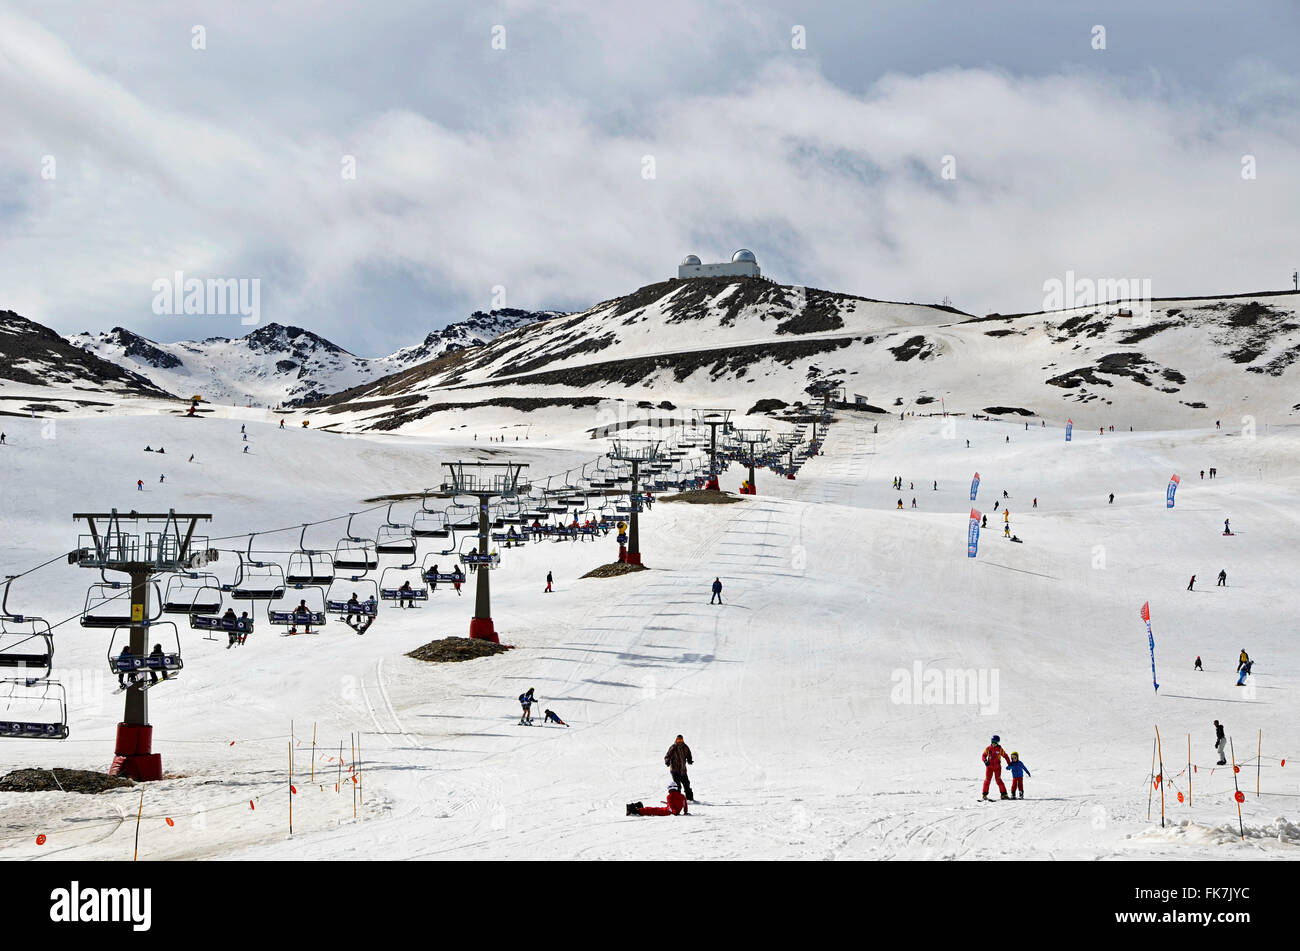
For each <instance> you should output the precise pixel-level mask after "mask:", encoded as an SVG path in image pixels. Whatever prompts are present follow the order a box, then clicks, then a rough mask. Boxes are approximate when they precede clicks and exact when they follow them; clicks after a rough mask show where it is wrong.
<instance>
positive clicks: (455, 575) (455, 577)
mask: <svg viewBox="0 0 1300 951" xmlns="http://www.w3.org/2000/svg"><path fill="white" fill-rule="evenodd" d="M464 580H465V573H464V572H463V571H461V570H460V565H457V566H456V567H455V568H453V569H451V586H452V587H453V588H455V589H456V597H458V598H459V597H461V593H460V585H461V582H463V581H464Z"/></svg>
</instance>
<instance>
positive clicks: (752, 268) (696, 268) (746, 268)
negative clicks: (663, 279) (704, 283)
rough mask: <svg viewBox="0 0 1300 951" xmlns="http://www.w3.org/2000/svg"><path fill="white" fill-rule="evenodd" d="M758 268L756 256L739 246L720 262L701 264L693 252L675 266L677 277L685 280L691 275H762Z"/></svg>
mask: <svg viewBox="0 0 1300 951" xmlns="http://www.w3.org/2000/svg"><path fill="white" fill-rule="evenodd" d="M762 276H763V275H762V272H761V271H759V269H758V258H756V257H754V252H753V251H751V250H749V248H741V249H740V250H739V251H737V252H736V253H735V254H733V255H732V256H731V260H730V261H724V262H722V263H720V264H701V263H700V259H699V258H698V257H696V256H695V255H694V254H688V255H686V257H685V258H683V259H682V263H681V264H679V265H678V266H677V277H678V279H679V280H683V281H684V280H686V279H687V278H692V277H762Z"/></svg>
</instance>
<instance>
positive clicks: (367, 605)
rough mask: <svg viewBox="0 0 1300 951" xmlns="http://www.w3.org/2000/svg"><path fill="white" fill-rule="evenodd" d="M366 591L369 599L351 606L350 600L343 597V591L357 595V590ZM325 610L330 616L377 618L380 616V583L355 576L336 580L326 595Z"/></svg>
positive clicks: (359, 598) (359, 600) (362, 599)
mask: <svg viewBox="0 0 1300 951" xmlns="http://www.w3.org/2000/svg"><path fill="white" fill-rule="evenodd" d="M358 587H361V588H363V589H365V591H366V594H367V595H368V597H365V598H362V597H358V598H357V604H356V605H355V606H350V605H349V603H348V599H346V598H343V597H341V593H342V592H343V591H350V592H352V593H353V594H356V591H357V588H358ZM325 610H326V612H327V613H329V614H359V615H361V616H363V617H376V616H377V615H378V614H379V582H377V581H375V580H374V579H373V578H364V577H361V576H359V575H358V576H354V577H351V578H335V579H334V584H332V585H330V589H329V591H327V592H326V593H325Z"/></svg>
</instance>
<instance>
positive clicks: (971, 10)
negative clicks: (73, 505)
mask: <svg viewBox="0 0 1300 951" xmlns="http://www.w3.org/2000/svg"><path fill="white" fill-rule="evenodd" d="M264 6H273V9H271V10H267V9H262V7H264ZM1098 27H1100V28H1103V29H1104V47H1105V48H1104V49H1099V48H1096V47H1097V46H1098V45H1099V43H1100V41H1101V39H1102V37H1101V36H1100V34H1099V32H1098ZM1298 35H1300V4H1297V3H1295V2H1294V0H1277V2H1252V0H1242V2H1238V3H1234V4H1224V3H1222V2H1221V0H1213V2H1203V0H1180V2H1177V3H1173V2H1141V0H1091V2H1073V0H1053V2H1050V3H1049V2H1043V0H1032V2H1018V0H999V2H997V3H978V2H943V3H940V2H927V0H899V2H875V0H843V2H835V3H830V2H827V3H808V2H803V3H785V4H783V3H775V2H766V0H656V2H654V3H633V2H619V0H613V2H603V3H594V2H577V0H536V2H534V0H507V2H498V3H492V2H475V3H452V2H439V3H428V2H396V0H395V2H385V0H368V2H365V3H355V4H343V3H334V4H331V3H322V2H320V0H311V2H305V0H281V2H277V3H276V4H274V5H266V4H262V3H251V2H250V3H245V2H242V0H235V2H226V3H222V4H210V3H202V4H200V3H190V2H186V0H176V2H170V3H168V4H158V3H154V2H144V0H139V2H137V0H118V2H116V3H114V4H88V3H66V2H62V0H0V310H3V309H12V310H15V311H17V312H19V313H20V314H23V315H24V316H28V317H31V318H32V319H34V320H37V321H40V322H42V323H45V324H47V325H50V326H53V327H55V328H56V329H58V330H59V331H61V332H69V333H70V332H75V331H80V330H88V329H89V330H94V329H106V328H108V327H111V326H114V325H119V324H120V325H124V326H128V327H130V328H131V329H134V330H136V331H138V332H141V333H144V334H146V335H148V336H151V337H154V338H156V339H162V340H175V339H186V338H196V337H202V336H206V335H210V334H223V335H227V336H233V335H237V334H240V333H243V332H245V331H247V329H248V328H247V327H241V326H240V324H239V321H238V320H237V319H230V318H221V317H195V316H166V315H162V316H160V315H156V314H155V313H154V310H153V304H154V298H155V281H158V280H159V279H163V278H171V277H172V276H173V275H174V274H175V273H176V272H178V271H179V272H182V273H183V274H184V275H185V276H186V277H197V278H200V279H208V278H221V279H228V278H234V279H250V280H251V279H254V278H255V279H257V280H258V281H259V282H260V285H259V287H260V295H261V301H260V303H261V320H262V321H263V322H267V321H272V320H275V321H280V322H284V323H293V324H297V325H300V326H304V327H308V328H310V329H312V330H315V331H317V332H319V333H321V334H323V335H325V336H327V337H329V338H331V339H333V340H334V341H336V342H337V343H339V344H341V345H343V346H345V347H347V348H348V349H350V350H352V351H353V352H356V353H359V354H363V355H375V354H379V353H386V352H389V351H391V350H393V349H395V348H397V347H399V346H402V345H405V344H409V343H413V342H416V341H417V340H418V339H420V338H422V337H423V335H424V334H425V333H426V332H427V331H428V330H430V329H433V328H435V327H439V326H442V325H443V324H445V323H447V322H450V321H452V320H456V319H460V318H461V317H463V316H464V315H465V314H467V313H468V312H470V311H472V310H475V309H487V308H489V307H491V306H493V305H495V304H499V303H501V302H502V300H503V299H504V303H505V304H506V305H507V306H512V307H524V308H553V309H580V308H583V307H586V306H588V305H590V304H591V303H593V302H596V301H599V300H603V299H606V298H609V297H613V296H617V295H620V294H623V293H627V292H628V291H631V290H633V289H635V288H636V287H639V286H641V285H644V284H647V283H651V282H654V281H658V280H662V279H664V278H666V277H669V276H674V275H675V274H676V265H677V263H678V261H679V260H680V259H681V258H682V256H683V255H685V254H686V253H688V252H694V253H696V254H699V255H700V256H701V257H702V258H703V259H704V260H706V261H709V260H725V259H726V258H727V256H729V255H730V253H731V252H732V251H733V250H735V249H736V248H738V247H741V246H745V247H749V248H752V249H753V250H754V252H755V253H756V254H757V256H758V259H759V262H760V264H761V266H762V267H763V269H764V272H765V273H766V274H768V275H769V276H771V277H773V278H775V279H776V280H779V281H781V282H783V283H797V284H806V285H809V286H816V287H824V288H830V289H834V290H842V291H848V292H852V293H857V294H862V295H866V296H869V297H876V298H882V299H889V300H916V301H925V302H934V301H938V300H940V299H942V298H943V297H944V296H948V297H951V299H952V301H953V303H954V304H955V305H956V306H958V307H960V308H962V309H963V310H966V311H969V312H971V313H980V314H982V313H986V312H989V311H994V310H996V311H1000V312H1003V313H1008V312H1014V311H1024V310H1036V309H1039V308H1040V307H1041V306H1042V304H1043V298H1044V291H1043V285H1044V282H1045V281H1048V280H1051V279H1053V278H1056V279H1060V280H1064V278H1065V275H1066V272H1067V271H1069V270H1072V271H1074V272H1075V274H1076V275H1078V276H1080V277H1091V278H1096V279H1116V278H1125V277H1127V278H1135V279H1149V280H1150V281H1151V286H1152V291H1153V293H1154V294H1155V296H1157V297H1158V296H1179V295H1188V294H1200V293H1206V294H1217V293H1233V292H1244V291H1254V290H1264V289H1280V288H1283V287H1289V286H1290V284H1291V273H1292V271H1293V270H1294V269H1295V268H1296V267H1297V266H1300V240H1298V235H1297V222H1300V183H1298V182H1297V175H1300V68H1298V67H1297V65H1296V62H1297V57H1296V56H1295V52H1294V48H1295V42H1296V37H1297V36H1298ZM801 38H802V42H801ZM502 46H503V47H504V48H499V47H502ZM801 46H802V47H803V48H799V47H801ZM945 169H946V170H948V174H947V175H945ZM352 170H355V175H354V176H353V175H351V174H349V173H350V172H351V171H352Z"/></svg>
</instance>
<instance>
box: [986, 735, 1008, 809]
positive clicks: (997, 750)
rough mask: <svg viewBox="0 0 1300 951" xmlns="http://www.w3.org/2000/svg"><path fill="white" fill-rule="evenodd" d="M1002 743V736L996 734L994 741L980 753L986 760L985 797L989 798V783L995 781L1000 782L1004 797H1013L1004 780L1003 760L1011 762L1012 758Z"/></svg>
mask: <svg viewBox="0 0 1300 951" xmlns="http://www.w3.org/2000/svg"><path fill="white" fill-rule="evenodd" d="M1001 744H1002V737H1000V736H997V735H996V734H995V735H994V737H993V741H992V742H991V743H989V745H988V746H986V747H985V748H984V752H983V753H981V754H980V759H981V760H983V761H984V793H983V796H982V798H984V799H988V798H989V783H991V782H995V781H996V782H997V784H998V791H999V792H1000V793H1002V798H1003V799H1010V798H1011V797H1010V796H1008V795H1007V787H1006V785H1005V784H1004V783H1003V782H1002V761H1003V760H1006V761H1007V762H1008V763H1009V762H1011V759H1010V758H1009V757H1008V756H1007V751H1006V750H1004V749H1003V748H1002V745H1001Z"/></svg>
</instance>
